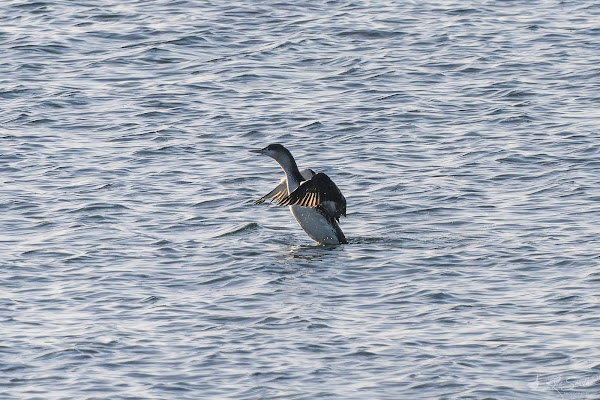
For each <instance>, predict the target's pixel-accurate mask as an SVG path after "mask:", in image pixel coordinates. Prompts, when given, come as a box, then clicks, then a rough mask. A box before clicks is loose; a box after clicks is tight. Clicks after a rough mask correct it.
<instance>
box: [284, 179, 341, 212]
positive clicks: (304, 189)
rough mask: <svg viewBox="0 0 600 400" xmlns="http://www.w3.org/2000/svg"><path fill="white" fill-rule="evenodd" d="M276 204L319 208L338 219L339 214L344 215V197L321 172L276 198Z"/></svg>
mask: <svg viewBox="0 0 600 400" xmlns="http://www.w3.org/2000/svg"><path fill="white" fill-rule="evenodd" d="M277 204H278V205H280V206H292V205H298V206H302V207H313V208H321V209H322V210H324V211H326V212H327V213H328V214H330V215H332V216H334V217H335V219H339V218H340V215H343V216H344V217H345V216H346V199H345V198H344V196H343V195H342V192H341V191H340V189H339V188H338V187H337V186H336V184H335V183H333V181H332V180H331V179H330V178H329V177H328V176H327V175H325V174H324V173H322V172H320V173H318V174H316V175H315V176H313V177H312V179H310V180H308V181H304V182H302V183H301V184H300V186H298V188H296V190H294V191H293V192H292V193H290V194H289V195H287V196H284V197H283V198H282V199H278V200H277Z"/></svg>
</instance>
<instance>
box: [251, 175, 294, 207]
mask: <svg viewBox="0 0 600 400" xmlns="http://www.w3.org/2000/svg"><path fill="white" fill-rule="evenodd" d="M287 195H288V188H287V180H286V179H285V178H284V179H282V180H281V181H280V182H279V185H277V186H275V189H273V190H271V191H270V192H269V193H267V194H265V195H264V196H263V197H261V198H260V199H258V200H256V201H255V202H254V204H261V203H264V202H265V200H267V199H271V201H273V200H277V201H279V200H281V199H283V198H284V197H286V196H287Z"/></svg>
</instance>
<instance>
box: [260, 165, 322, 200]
mask: <svg viewBox="0 0 600 400" xmlns="http://www.w3.org/2000/svg"><path fill="white" fill-rule="evenodd" d="M300 174H301V175H302V177H303V178H304V179H310V178H312V177H313V176H314V175H315V171H313V170H312V169H303V170H302V171H300ZM287 195H288V187H287V179H285V178H283V179H282V180H280V181H279V185H277V186H275V189H273V190H271V191H270V192H269V193H267V194H265V195H264V196H263V197H261V198H260V199H258V200H256V201H255V202H254V204H261V203H264V202H265V201H266V200H268V199H271V201H273V200H277V201H281V200H282V199H283V198H284V197H286V196H287Z"/></svg>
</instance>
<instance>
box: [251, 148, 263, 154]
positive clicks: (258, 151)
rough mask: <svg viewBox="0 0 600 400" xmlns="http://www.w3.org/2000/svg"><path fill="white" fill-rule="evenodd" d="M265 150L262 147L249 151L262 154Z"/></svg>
mask: <svg viewBox="0 0 600 400" xmlns="http://www.w3.org/2000/svg"><path fill="white" fill-rule="evenodd" d="M264 152H265V150H264V149H258V150H250V153H258V154H263V153H264Z"/></svg>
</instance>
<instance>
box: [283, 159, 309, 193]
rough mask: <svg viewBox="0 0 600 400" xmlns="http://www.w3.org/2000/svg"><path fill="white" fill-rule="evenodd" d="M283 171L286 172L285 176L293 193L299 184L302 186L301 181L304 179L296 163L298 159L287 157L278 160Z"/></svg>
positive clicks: (289, 189)
mask: <svg viewBox="0 0 600 400" xmlns="http://www.w3.org/2000/svg"><path fill="white" fill-rule="evenodd" d="M277 162H278V163H279V165H280V166H281V168H282V169H283V172H285V176H286V179H287V184H288V191H289V192H290V193H292V192H293V191H294V190H296V188H297V187H298V186H300V182H302V181H303V180H304V178H303V177H302V174H301V173H300V171H299V170H298V166H297V165H296V160H294V158H293V157H286V158H284V159H282V160H277Z"/></svg>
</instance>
